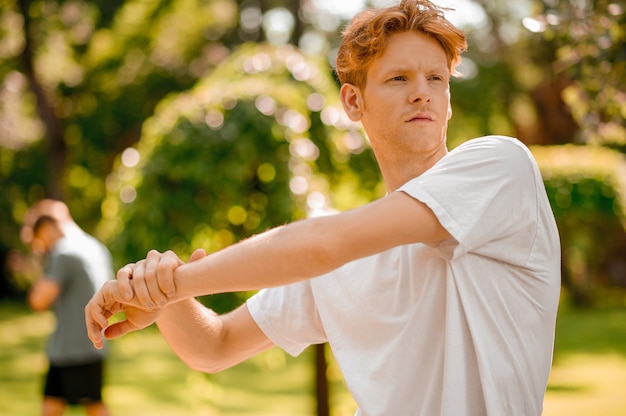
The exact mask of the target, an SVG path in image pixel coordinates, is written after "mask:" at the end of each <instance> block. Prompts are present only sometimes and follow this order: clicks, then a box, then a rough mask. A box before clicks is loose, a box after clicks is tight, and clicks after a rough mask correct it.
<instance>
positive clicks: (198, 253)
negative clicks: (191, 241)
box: [189, 248, 206, 263]
mask: <svg viewBox="0 0 626 416" xmlns="http://www.w3.org/2000/svg"><path fill="white" fill-rule="evenodd" d="M205 257H206V251H205V250H204V249H203V248H197V249H196V250H195V251H194V252H193V253H191V256H189V262H190V263H191V262H192V261H196V260H200V259H203V258H205Z"/></svg>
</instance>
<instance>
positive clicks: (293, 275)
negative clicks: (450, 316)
mask: <svg viewBox="0 0 626 416" xmlns="http://www.w3.org/2000/svg"><path fill="white" fill-rule="evenodd" d="M449 237H450V234H449V233H448V231H447V230H446V229H444V228H443V227H442V226H441V224H440V223H439V221H438V220H437V218H436V216H435V215H434V213H433V212H432V211H431V210H430V208H428V207H427V206H426V205H424V204H423V203H421V202H419V201H417V200H415V199H413V198H412V197H410V196H408V195H406V194H405V193H403V192H394V193H392V194H390V195H389V196H387V197H385V198H382V199H380V200H378V201H375V202H373V203H370V204H368V205H365V206H363V207H361V208H358V209H354V210H351V211H347V212H344V213H341V214H337V215H333V216H328V217H320V218H312V219H307V220H302V221H298V222H295V223H292V224H289V225H286V226H282V227H278V228H275V229H272V230H270V231H268V232H265V233H262V234H259V235H257V236H254V237H252V238H249V239H247V240H244V241H241V242H239V243H237V244H235V245H232V246H230V247H227V248H226V249H224V250H221V251H219V252H217V253H214V254H211V255H209V256H207V257H206V258H203V259H201V260H199V261H196V262H190V263H188V264H185V265H182V266H180V267H178V268H176V269H175V270H174V268H172V267H171V263H172V261H173V260H172V259H173V258H174V257H175V256H173V253H165V254H163V255H162V254H160V253H158V252H156V251H152V252H150V253H148V256H147V258H146V261H145V263H144V264H143V266H142V267H141V268H133V267H127V268H124V269H121V270H120V272H119V273H118V284H119V287H120V291H121V292H122V293H124V294H125V295H126V296H127V299H135V297H136V299H138V300H139V303H140V304H141V305H143V306H144V307H147V308H150V307H154V306H155V305H158V304H159V303H167V302H172V301H177V300H180V299H187V298H191V297H195V296H201V295H206V294H213V293H222V292H236V291H243V290H256V289H261V288H265V287H273V286H280V285H285V284H289V283H293V282H296V281H300V280H304V279H308V278H312V277H316V276H319V275H322V274H324V273H327V272H329V271H331V270H334V269H335V268H337V267H339V266H341V265H343V264H345V263H348V262H350V261H352V260H356V259H358V258H362V257H366V256H369V255H372V254H375V253H379V252H382V251H384V250H387V249H389V248H392V247H395V246H398V245H402V244H410V243H416V242H436V241H441V240H444V239H447V238H449ZM131 278H132V285H131V284H130V280H129V279H131ZM133 295H134V296H135V297H133Z"/></svg>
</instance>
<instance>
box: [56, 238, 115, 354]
mask: <svg viewBox="0 0 626 416" xmlns="http://www.w3.org/2000/svg"><path fill="white" fill-rule="evenodd" d="M44 271H45V275H46V278H47V279H50V280H53V281H55V282H57V283H58V284H59V286H60V288H61V291H60V293H59V297H58V298H57V299H56V301H55V302H54V304H53V306H52V310H53V312H54V314H55V317H56V321H57V326H56V329H55V331H54V332H53V334H52V335H51V337H50V339H49V340H48V345H47V349H46V353H47V355H48V359H49V360H50V363H51V364H53V365H74V364H86V363H90V362H95V361H98V360H100V359H102V358H103V357H104V355H105V354H106V351H105V350H104V349H103V350H98V349H96V348H94V347H93V345H92V344H91V342H90V341H89V338H88V337H87V328H86V326H85V305H87V303H88V302H89V300H90V299H91V297H92V296H93V295H94V293H95V292H96V291H97V290H98V289H99V288H100V287H101V286H102V285H103V284H104V282H105V281H106V280H108V279H111V278H112V277H113V266H112V261H111V254H110V253H109V251H108V250H107V248H106V247H105V246H104V245H103V244H102V243H100V242H99V241H98V240H96V239H95V238H93V237H92V236H90V235H88V234H86V233H83V232H81V231H72V232H71V233H67V235H66V236H65V237H63V238H61V239H60V240H59V241H58V242H57V243H56V244H55V245H54V247H53V248H52V250H51V251H50V253H49V255H48V257H47V259H46V264H45V268H44Z"/></svg>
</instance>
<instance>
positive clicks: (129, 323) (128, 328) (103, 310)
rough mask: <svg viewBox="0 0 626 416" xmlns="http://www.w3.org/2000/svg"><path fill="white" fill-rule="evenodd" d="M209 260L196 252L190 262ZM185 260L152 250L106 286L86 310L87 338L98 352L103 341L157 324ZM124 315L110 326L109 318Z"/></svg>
mask: <svg viewBox="0 0 626 416" xmlns="http://www.w3.org/2000/svg"><path fill="white" fill-rule="evenodd" d="M205 256H206V252H205V251H204V250H202V249H198V250H196V251H195V252H194V253H193V254H192V255H191V257H190V258H189V261H195V260H199V259H201V258H203V257H205ZM181 264H184V263H183V261H182V260H180V259H179V258H178V256H176V255H175V254H174V253H173V252H171V251H168V252H166V253H163V254H161V253H159V252H157V251H155V250H152V251H150V252H149V253H148V256H147V258H146V259H145V260H141V261H139V262H137V263H135V264H128V265H126V266H124V267H123V268H122V269H120V271H119V272H118V273H117V281H109V282H106V283H105V284H104V285H103V286H102V288H100V290H99V291H98V292H97V293H96V294H95V295H94V296H93V297H92V299H91V300H90V301H89V303H88V304H87V306H86V307H85V321H86V324H87V335H88V336H89V339H90V340H91V342H92V343H93V345H94V346H95V347H96V348H102V346H103V345H104V339H103V337H102V332H103V331H104V337H105V338H107V339H113V338H118V337H121V336H122V335H125V334H127V333H129V332H132V331H137V330H139V329H143V328H145V327H147V326H149V325H151V324H152V323H154V322H155V321H156V320H157V318H158V317H159V315H160V313H161V311H162V310H163V308H164V307H165V306H166V305H167V302H168V298H167V294H168V293H169V294H173V293H174V291H175V287H174V269H176V268H177V267H178V266H180V265H181ZM118 312H124V313H125V315H126V319H124V320H122V321H119V322H116V323H113V324H111V325H109V318H110V317H111V316H113V315H115V314H116V313H118Z"/></svg>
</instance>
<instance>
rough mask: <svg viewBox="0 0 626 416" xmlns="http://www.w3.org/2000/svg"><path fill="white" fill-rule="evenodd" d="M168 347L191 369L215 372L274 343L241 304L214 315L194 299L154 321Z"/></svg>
mask: <svg viewBox="0 0 626 416" xmlns="http://www.w3.org/2000/svg"><path fill="white" fill-rule="evenodd" d="M156 323H157V325H158V327H159V330H160V331H161V334H162V335H163V338H165V340H166V341H167V343H168V344H169V346H170V348H172V350H173V351H174V352H175V353H176V355H178V357H180V359H181V360H183V361H184V362H185V363H186V364H187V365H188V366H189V367H190V368H192V369H194V370H199V371H204V372H209V373H215V372H218V371H221V370H224V369H226V368H229V367H232V366H233V365H235V364H238V363H240V362H242V361H244V360H245V359H247V358H249V357H252V356H253V355H256V354H258V353H260V352H263V351H265V350H268V349H270V348H272V347H273V346H274V344H273V343H272V342H271V341H270V340H269V339H268V338H267V337H266V336H265V334H264V333H263V332H262V331H261V329H260V328H259V327H258V326H257V324H256V322H255V321H254V320H253V319H252V316H251V315H250V312H249V311H248V307H247V306H246V305H245V304H244V305H242V306H240V307H239V308H238V309H236V310H235V311H233V312H231V313H229V314H226V315H217V314H216V313H215V312H213V311H212V310H210V309H208V308H206V307H205V306H204V305H202V304H201V303H200V302H198V301H196V300H195V299H186V300H183V301H180V302H177V303H174V304H172V305H169V306H168V307H166V308H165V309H164V310H163V312H162V313H161V315H160V317H159V318H158V319H157V321H156Z"/></svg>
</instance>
